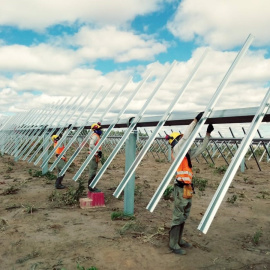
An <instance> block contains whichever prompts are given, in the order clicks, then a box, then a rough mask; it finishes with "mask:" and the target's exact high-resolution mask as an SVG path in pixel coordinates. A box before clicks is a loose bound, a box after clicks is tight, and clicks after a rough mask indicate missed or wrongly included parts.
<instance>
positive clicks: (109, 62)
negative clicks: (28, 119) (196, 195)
mask: <svg viewBox="0 0 270 270" xmlns="http://www.w3.org/2000/svg"><path fill="white" fill-rule="evenodd" d="M0 5H1V10H0V115H4V116H5V115H12V114H15V113H18V112H23V111H27V110H30V109H32V108H41V107H42V106H44V105H45V106H47V105H48V104H51V103H52V102H56V101H58V100H61V99H63V98H64V97H74V96H78V95H79V94H80V93H88V92H89V91H90V92H91V94H92V95H93V94H94V93H95V92H96V91H97V89H98V88H99V87H100V86H101V85H102V86H103V87H104V89H108V88H109V87H110V85H112V83H115V87H114V89H113V92H112V94H111V97H108V99H106V100H104V102H103V103H102V108H101V110H102V109H105V108H106V105H107V104H108V103H109V101H110V98H112V97H113V96H114V95H115V94H116V93H117V92H118V91H119V89H120V87H121V86H122V85H123V84H124V83H125V82H126V80H127V79H128V77H130V76H132V78H133V81H132V82H131V83H130V84H129V85H128V86H127V89H126V92H125V93H124V96H123V98H126V99H127V97H128V94H130V93H131V92H132V91H133V90H134V89H135V87H136V85H137V83H138V82H139V81H140V80H141V79H143V78H144V77H145V76H146V74H147V73H148V72H149V71H151V75H152V79H151V80H149V81H148V83H147V84H146V85H145V88H144V89H145V90H144V91H142V92H140V94H139V95H138V96H136V98H135V99H134V101H133V102H132V104H130V106H129V110H130V111H133V112H134V111H136V110H137V111H138V108H140V107H141V105H142V104H143V102H144V101H145V100H146V99H147V97H148V95H149V94H150V92H151V91H150V90H151V89H153V88H154V87H155V85H156V84H157V82H158V81H159V79H160V78H161V77H162V76H163V74H164V73H165V72H166V71H167V70H168V68H169V66H170V65H171V64H172V62H173V61H176V66H175V67H174V69H173V70H172V72H171V73H170V75H169V77H168V78H167V80H166V81H165V82H164V84H163V85H162V87H161V88H160V90H159V92H158V94H157V95H156V97H155V99H154V100H153V102H152V103H151V106H149V110H148V112H147V113H148V114H149V115H151V114H158V113H162V112H164V111H165V110H166V109H167V107H168V106H169V104H170V102H171V101H172V100H173V98H174V96H175V95H176V94H177V90H179V89H180V88H181V86H182V85H183V83H184V82H185V80H186V78H187V77H188V75H189V73H190V72H191V70H192V68H193V67H194V66H195V64H196V62H197V61H198V59H199V58H200V56H201V55H202V54H203V52H204V50H205V48H209V49H210V51H209V53H208V55H207V57H206V59H205V60H204V62H203V63H202V65H201V67H200V69H199V71H198V73H197V74H196V76H195V78H194V79H193V81H192V83H191V84H190V85H189V87H188V89H187V91H186V92H185V94H184V95H183V97H182V98H181V100H180V101H179V105H178V106H177V107H176V109H177V110H180V111H187V110H188V111H194V112H197V111H201V110H203V109H204V108H205V106H206V105H207V103H208V101H209V100H210V98H211V96H212V95H213V93H214V92H215V90H216V89H217V87H218V85H219V83H220V82H221V80H222V78H223V77H224V76H225V74H226V71H227V70H228V68H229V67H230V65H231V64H232V62H233V60H234V58H235V57H236V55H237V52H238V51H239V49H240V48H241V46H242V45H243V44H244V42H245V40H246V38H247V37H248V35H249V34H252V35H254V36H255V39H254V41H253V43H252V46H251V47H250V50H249V51H248V52H247V54H246V55H245V56H244V58H243V59H242V61H241V63H240V64H239V66H238V67H237V69H236V70H235V71H234V74H233V76H232V78H231V80H230V82H229V84H228V85H227V87H226V89H225V90H224V93H223V94H222V97H221V98H220V101H219V102H218V103H217V105H216V108H217V109H231V108H239V107H254V106H258V105H259V104H260V102H261V101H262V99H263V97H264V95H265V93H266V91H267V88H268V87H269V81H270V59H269V58H270V56H269V45H270V33H269V24H270V18H269V14H268V13H269V10H270V2H269V1H267V0H261V1H257V2H254V1H243V0H238V1H235V0H218V1H217V0H205V1H201V0H183V1H176V0H167V1H166V0H147V1H143V0H125V1H122V0H121V1H120V0H114V1H108V0H99V1H93V0H80V1H74V0H69V1H66V0H54V1H53V4H52V3H51V2H50V1H45V0H35V1H34V0H27V3H26V2H25V1H20V0H0ZM90 96H91V95H90ZM122 104H123V99H119V100H117V102H115V106H114V110H117V109H119V108H121V105H122Z"/></svg>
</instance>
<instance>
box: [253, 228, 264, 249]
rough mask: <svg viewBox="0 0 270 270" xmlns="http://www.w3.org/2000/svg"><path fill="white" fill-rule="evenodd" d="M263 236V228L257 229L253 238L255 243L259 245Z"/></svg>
mask: <svg viewBox="0 0 270 270" xmlns="http://www.w3.org/2000/svg"><path fill="white" fill-rule="evenodd" d="M261 237H262V231H261V230H258V231H256V232H255V234H254V235H253V238H252V242H253V244H254V245H256V246H257V245H258V244H259V242H260V238H261Z"/></svg>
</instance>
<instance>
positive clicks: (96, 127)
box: [88, 122, 102, 192]
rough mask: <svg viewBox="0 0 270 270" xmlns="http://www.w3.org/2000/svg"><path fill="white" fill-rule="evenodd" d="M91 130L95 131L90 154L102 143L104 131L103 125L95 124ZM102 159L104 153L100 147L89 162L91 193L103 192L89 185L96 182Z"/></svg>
mask: <svg viewBox="0 0 270 270" xmlns="http://www.w3.org/2000/svg"><path fill="white" fill-rule="evenodd" d="M91 129H92V131H93V134H92V135H91V137H90V141H89V154H90V153H91V152H92V151H93V149H94V148H95V146H96V145H97V144H98V142H99V141H100V136H101V134H102V129H101V123H99V122H98V123H94V124H93V125H92V126H91ZM101 157H102V151H101V147H99V149H98V151H97V152H96V153H95V155H94V156H93V158H92V159H91V161H90V162H89V177H88V189H89V191H90V192H101V190H99V189H98V188H96V187H95V188H91V187H90V186H89V185H90V184H91V182H92V181H93V180H94V178H95V176H96V174H97V170H98V163H99V161H100V159H101Z"/></svg>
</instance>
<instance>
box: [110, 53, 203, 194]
mask: <svg viewBox="0 0 270 270" xmlns="http://www.w3.org/2000/svg"><path fill="white" fill-rule="evenodd" d="M206 54H207V50H205V52H204V53H203V55H202V56H201V58H200V59H199V61H198V63H197V64H196V65H195V67H194V68H193V70H192V72H191V73H190V75H189V76H188V78H187V80H186V81H185V83H184V84H183V86H182V87H181V88H180V91H178V92H177V94H176V96H175V97H174V98H173V100H172V102H171V104H170V105H169V107H168V109H167V110H166V112H165V113H164V115H163V116H162V119H161V120H160V121H159V123H158V125H157V127H156V128H155V130H154V132H153V133H152V134H151V136H150V137H149V139H148V141H147V142H146V144H145V145H144V147H143V149H142V150H141V151H140V153H139V154H138V155H137V157H136V159H135V160H134V162H133V163H132V165H131V166H130V167H129V169H128V171H127V172H126V174H125V176H124V178H123V179H122V181H121V183H120V184H119V185H118V187H117V189H116V190H115V192H114V194H113V195H114V196H115V197H116V198H118V197H119V195H120V194H121V192H122V191H123V189H124V188H125V186H126V184H127V183H128V181H129V179H130V178H131V177H132V176H133V174H134V172H135V170H136V169H137V167H138V166H139V164H140V162H141V161H142V159H143V157H144V155H145V154H146V152H147V151H148V149H149V148H150V146H151V145H152V143H153V141H154V140H155V137H156V136H157V134H158V132H159V131H160V129H161V128H162V127H163V126H164V124H165V122H166V121H167V119H168V118H169V117H170V115H171V113H172V111H173V109H174V107H175V106H176V104H177V103H178V101H179V100H180V98H181V97H182V95H183V94H184V92H185V90H186V89H187V87H188V86H189V84H190V82H191V81H192V79H193V78H194V76H195V74H196V73H197V71H198V69H199V67H200V65H201V63H202V62H203V60H204V59H205V57H206Z"/></svg>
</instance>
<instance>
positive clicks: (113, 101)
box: [49, 78, 131, 175]
mask: <svg viewBox="0 0 270 270" xmlns="http://www.w3.org/2000/svg"><path fill="white" fill-rule="evenodd" d="M130 80H131V78H129V79H128V80H127V82H126V83H125V84H124V85H123V86H122V87H121V89H120V91H119V92H118V94H117V95H115V96H114V98H113V99H112V100H111V102H110V104H109V106H107V108H106V109H105V110H104V112H103V114H102V116H101V119H100V122H102V120H103V118H104V117H105V115H106V114H107V113H108V112H109V111H110V109H111V108H112V106H113V104H114V103H115V101H116V100H117V99H118V98H119V97H120V96H121V95H122V93H123V91H124V89H125V88H126V86H127V85H128V83H129V82H130ZM113 86H114V84H113ZM113 86H112V87H111V89H110V91H108V93H107V95H108V94H109V93H110V92H111V90H112V88H113ZM107 95H106V96H107ZM103 100H104V99H102V101H103ZM98 107H99V106H97V108H98ZM88 119H90V117H89V118H88ZM82 129H83V127H81V128H80V129H78V130H77V132H76V133H75V134H74V135H73V138H72V139H71V140H70V141H69V143H68V145H67V146H66V147H65V149H64V150H63V151H62V153H61V154H60V155H59V156H58V159H57V160H55V162H54V163H53V164H52V166H51V167H50V169H49V170H50V171H52V170H53V169H54V167H55V166H56V164H57V162H58V161H59V160H60V158H61V157H62V156H63V155H64V154H65V153H66V151H67V150H68V148H69V147H70V146H71V145H72V143H73V142H74V141H75V139H76V138H77V136H78V135H79V134H80V132H81V131H82ZM91 135H92V132H91V131H90V132H89V133H88V134H87V135H86V137H85V138H84V140H87V139H88V138H89V137H90V136H91ZM82 145H83V146H84V144H82ZM78 148H80V147H78ZM74 153H76V156H77V155H78V153H79V151H76V150H75V152H74ZM76 156H75V155H74V156H72V160H71V161H69V162H68V165H67V163H66V164H65V166H64V167H66V168H68V167H69V166H70V164H71V162H73V160H74V159H75V157H76ZM63 169H64V168H63ZM63 169H62V170H63ZM60 175H64V173H63V174H62V173H61V174H60Z"/></svg>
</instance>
